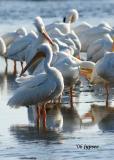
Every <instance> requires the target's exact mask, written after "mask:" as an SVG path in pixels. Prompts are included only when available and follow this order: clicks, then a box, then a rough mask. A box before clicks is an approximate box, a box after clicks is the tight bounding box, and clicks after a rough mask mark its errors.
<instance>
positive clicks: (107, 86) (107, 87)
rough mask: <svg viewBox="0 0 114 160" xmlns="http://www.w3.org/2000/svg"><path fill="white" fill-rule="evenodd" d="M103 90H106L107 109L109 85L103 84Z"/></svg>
mask: <svg viewBox="0 0 114 160" xmlns="http://www.w3.org/2000/svg"><path fill="white" fill-rule="evenodd" d="M105 90H106V108H108V98H109V85H108V84H107V83H105Z"/></svg>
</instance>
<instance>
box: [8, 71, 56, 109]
mask: <svg viewBox="0 0 114 160" xmlns="http://www.w3.org/2000/svg"><path fill="white" fill-rule="evenodd" d="M56 87H57V86H56V82H55V81H50V80H49V78H48V76H47V75H46V74H39V75H37V76H35V77H33V78H31V79H30V80H26V81H25V82H23V83H22V86H21V87H20V88H19V89H17V91H16V92H15V94H14V96H13V97H12V98H11V99H10V100H9V101H8V105H9V106H12V107H16V108H17V107H19V106H29V105H36V104H37V103H42V102H45V101H48V100H50V98H51V95H53V93H54V91H55V89H56Z"/></svg>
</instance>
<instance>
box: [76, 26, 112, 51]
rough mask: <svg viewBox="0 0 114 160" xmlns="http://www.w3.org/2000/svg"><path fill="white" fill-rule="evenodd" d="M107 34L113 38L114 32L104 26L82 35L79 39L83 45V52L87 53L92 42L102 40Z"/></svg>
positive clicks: (93, 28)
mask: <svg viewBox="0 0 114 160" xmlns="http://www.w3.org/2000/svg"><path fill="white" fill-rule="evenodd" d="M106 34H110V35H111V36H112V37H113V35H114V30H113V29H112V28H109V27H107V25H104V24H101V25H98V26H95V27H92V28H90V29H88V30H86V31H84V32H82V33H80V34H79V35H78V37H79V40H80V42H81V45H82V47H81V51H83V52H86V51H87V49H88V47H89V45H90V44H91V43H92V42H94V41H95V40H98V39H102V38H103V37H104V36H105V35H106Z"/></svg>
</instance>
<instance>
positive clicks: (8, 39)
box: [0, 27, 27, 73]
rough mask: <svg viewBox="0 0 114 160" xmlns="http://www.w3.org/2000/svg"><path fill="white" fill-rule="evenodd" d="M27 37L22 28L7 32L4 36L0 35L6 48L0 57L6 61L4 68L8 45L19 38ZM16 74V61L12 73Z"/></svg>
mask: <svg viewBox="0 0 114 160" xmlns="http://www.w3.org/2000/svg"><path fill="white" fill-rule="evenodd" d="M26 35H27V31H26V29H25V28H24V27H22V28H19V29H17V30H16V31H15V32H9V33H6V34H3V35H1V38H2V39H3V41H4V43H5V46H6V49H5V50H6V51H5V52H2V53H0V54H2V56H3V57H4V58H5V61H6V66H7V56H6V55H7V50H8V48H10V45H11V44H12V43H13V42H14V41H16V40H17V39H20V38H21V37H24V36H26ZM15 72H16V61H14V73H15Z"/></svg>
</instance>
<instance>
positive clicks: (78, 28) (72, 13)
mask: <svg viewBox="0 0 114 160" xmlns="http://www.w3.org/2000/svg"><path fill="white" fill-rule="evenodd" d="M78 19H79V13H78V11H77V10H76V9H71V10H69V11H68V13H67V14H66V16H64V18H63V22H64V23H71V30H73V31H74V32H75V33H76V34H80V33H81V32H83V31H85V30H87V29H90V28H92V25H90V24H89V23H87V22H83V23H81V24H79V25H76V24H75V23H76V22H77V20H78Z"/></svg>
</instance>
